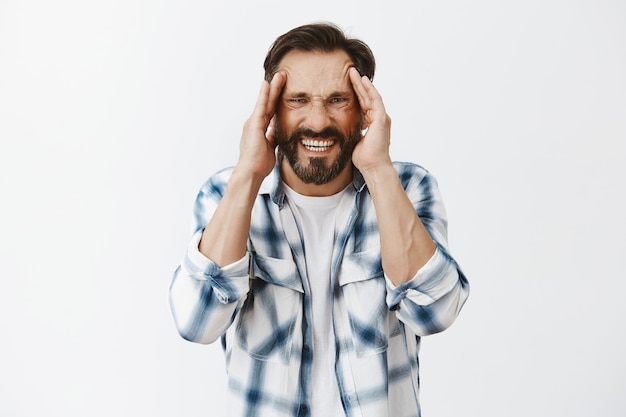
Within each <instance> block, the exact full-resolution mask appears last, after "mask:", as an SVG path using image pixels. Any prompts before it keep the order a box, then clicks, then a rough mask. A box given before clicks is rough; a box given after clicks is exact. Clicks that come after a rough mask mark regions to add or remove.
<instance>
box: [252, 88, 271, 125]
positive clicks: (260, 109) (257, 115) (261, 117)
mask: <svg viewBox="0 0 626 417" xmlns="http://www.w3.org/2000/svg"><path fill="white" fill-rule="evenodd" d="M269 92H270V84H269V83H268V82H267V81H263V82H262V83H261V89H260V91H259V96H258V97H257V100H256V104H255V105H254V109H253V111H252V114H251V115H250V119H248V122H249V124H250V125H251V127H253V126H254V127H255V128H259V129H262V130H265V129H267V126H268V124H269V118H268V117H267V116H266V114H267V106H268V101H269Z"/></svg>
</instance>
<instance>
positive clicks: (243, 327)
mask: <svg viewBox="0 0 626 417" xmlns="http://www.w3.org/2000/svg"><path fill="white" fill-rule="evenodd" d="M251 272H252V274H254V277H253V279H252V280H251V281H250V292H249V293H248V298H247V299H246V301H245V303H244V305H243V306H242V308H241V311H240V313H239V320H238V323H237V331H236V337H237V341H238V344H239V346H241V348H242V349H243V350H244V351H245V352H247V353H248V355H250V356H251V357H253V358H255V359H259V360H263V361H278V362H282V363H287V362H288V361H289V357H290V356H291V349H292V346H293V344H294V330H295V328H296V326H297V325H298V324H299V323H301V320H302V307H301V306H302V297H303V293H304V290H303V288H302V281H301V280H300V275H299V274H298V269H297V267H296V264H295V263H294V262H293V261H292V260H290V259H277V258H270V257H265V256H261V255H258V254H255V255H254V256H253V259H252V269H251Z"/></svg>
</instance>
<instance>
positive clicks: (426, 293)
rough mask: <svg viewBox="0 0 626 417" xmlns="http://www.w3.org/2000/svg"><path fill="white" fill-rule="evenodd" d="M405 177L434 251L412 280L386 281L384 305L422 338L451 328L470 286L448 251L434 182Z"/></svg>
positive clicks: (429, 178)
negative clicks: (434, 247)
mask: <svg viewBox="0 0 626 417" xmlns="http://www.w3.org/2000/svg"><path fill="white" fill-rule="evenodd" d="M403 168H404V169H411V167H410V166H405V167H403ZM404 174H405V175H403V176H402V175H401V178H402V177H404V178H405V179H408V180H406V181H405V182H404V183H403V186H404V187H405V190H406V192H407V195H408V196H409V198H410V199H411V202H412V203H413V205H414V207H415V210H416V212H417V214H418V216H419V217H420V219H421V220H422V222H423V223H424V226H425V227H426V229H427V230H428V231H429V233H430V235H431V237H432V238H433V240H434V241H435V243H436V245H437V249H436V250H435V253H434V254H433V256H432V257H431V258H430V259H429V261H428V262H427V263H426V264H425V265H424V266H423V267H422V268H420V270H419V271H417V273H416V274H415V276H414V277H413V278H412V279H411V280H409V281H407V282H405V283H402V284H400V285H397V286H396V285H394V284H393V283H392V282H391V280H390V279H389V278H388V277H385V281H386V285H387V305H388V306H389V309H390V310H392V311H395V313H396V315H397V316H398V318H399V320H401V321H402V322H403V323H405V325H407V326H408V327H409V328H410V329H411V330H412V331H413V332H414V333H415V334H416V335H418V336H425V335H428V334H433V333H438V332H441V331H443V330H445V329H446V328H448V327H449V326H450V325H452V323H453V322H454V320H455V319H456V317H457V316H458V314H459V312H460V311H461V308H462V307H463V304H464V303H465V301H466V300H467V297H468V296H469V282H468V281H467V279H466V277H465V275H464V274H463V272H462V271H461V269H460V267H459V266H458V264H457V263H456V261H455V260H454V259H453V258H452V257H451V256H450V255H449V252H448V249H447V218H446V212H445V208H444V205H443V201H442V199H441V195H440V192H439V189H438V185H437V182H436V180H435V179H434V178H433V177H432V176H431V175H430V174H428V173H426V174H425V175H422V176H420V175H406V172H404ZM415 179H418V180H417V181H416V180H415Z"/></svg>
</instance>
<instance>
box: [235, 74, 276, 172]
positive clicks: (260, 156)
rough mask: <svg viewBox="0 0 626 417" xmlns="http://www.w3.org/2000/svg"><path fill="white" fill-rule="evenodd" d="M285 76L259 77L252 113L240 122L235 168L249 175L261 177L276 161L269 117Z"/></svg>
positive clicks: (271, 124)
mask: <svg viewBox="0 0 626 417" xmlns="http://www.w3.org/2000/svg"><path fill="white" fill-rule="evenodd" d="M286 79H287V76H286V75H285V74H283V73H276V75H274V78H273V79H272V82H271V83H267V82H266V81H263V84H262V86H261V91H260V92H259V97H258V99H257V102H256V105H255V107H254V110H253V112H252V115H251V116H250V118H248V120H246V122H245V123H244V126H243V133H242V135H241V142H240V144H239V161H238V162H237V168H238V169H240V170H243V171H244V172H246V173H247V174H248V175H250V176H251V177H252V178H255V179H261V180H262V179H263V178H265V177H266V176H267V175H269V173H270V172H272V168H274V164H275V163H276V153H275V149H276V144H275V143H274V129H273V120H274V119H273V118H274V114H275V113H276V104H277V103H278V99H279V97H280V94H281V91H282V88H283V86H284V85H285V80H286Z"/></svg>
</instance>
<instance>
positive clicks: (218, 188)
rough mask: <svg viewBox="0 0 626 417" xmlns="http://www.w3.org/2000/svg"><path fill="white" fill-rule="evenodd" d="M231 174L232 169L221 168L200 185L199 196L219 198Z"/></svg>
mask: <svg viewBox="0 0 626 417" xmlns="http://www.w3.org/2000/svg"><path fill="white" fill-rule="evenodd" d="M232 173H233V167H227V168H222V169H220V170H219V171H217V172H215V173H214V174H213V175H211V176H210V177H209V178H208V179H207V180H206V181H205V182H204V183H203V184H202V186H201V187H200V191H199V194H200V195H205V196H216V197H218V198H221V197H222V196H223V195H224V191H225V190H226V185H227V184H228V180H229V179H230V177H231V175H232Z"/></svg>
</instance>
